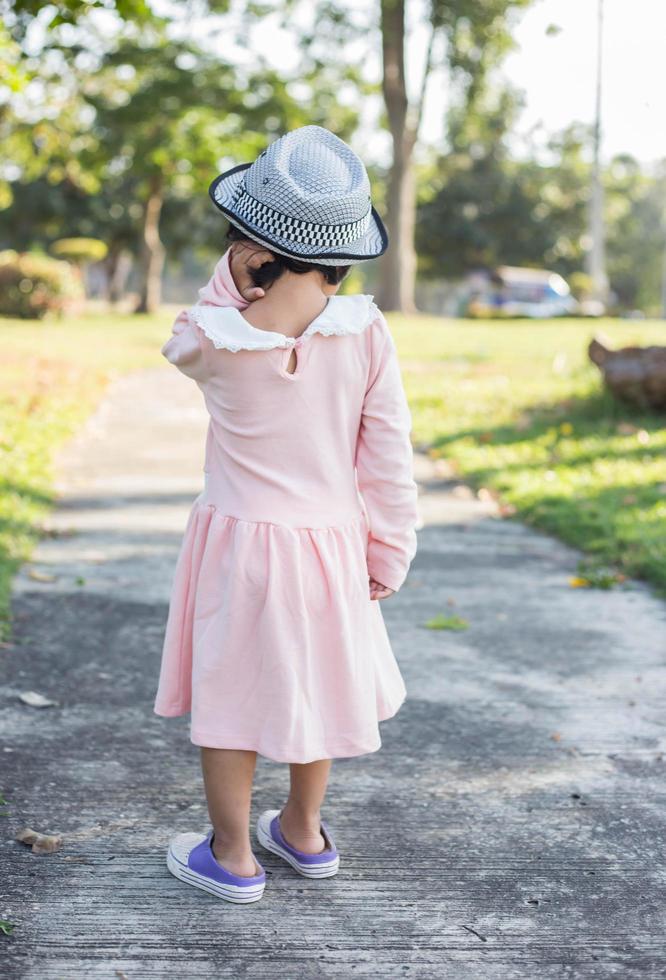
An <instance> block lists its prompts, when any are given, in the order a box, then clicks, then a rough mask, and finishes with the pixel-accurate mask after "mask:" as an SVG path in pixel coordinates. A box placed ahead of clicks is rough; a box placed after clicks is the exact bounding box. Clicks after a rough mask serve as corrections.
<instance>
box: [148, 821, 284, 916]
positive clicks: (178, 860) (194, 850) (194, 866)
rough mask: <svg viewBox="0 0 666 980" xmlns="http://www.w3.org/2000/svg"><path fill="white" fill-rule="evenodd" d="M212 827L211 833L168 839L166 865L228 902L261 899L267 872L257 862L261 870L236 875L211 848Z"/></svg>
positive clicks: (181, 878) (177, 876) (171, 870)
mask: <svg viewBox="0 0 666 980" xmlns="http://www.w3.org/2000/svg"><path fill="white" fill-rule="evenodd" d="M212 841H213V831H212V830H211V831H210V833H208V834H178V835H177V836H176V837H174V838H173V839H172V840H171V841H170V843H169V849H168V851H167V868H168V869H169V871H170V872H171V874H172V875H175V876H176V878H179V879H180V880H181V881H185V882H187V884H188V885H194V887H195V888H202V889H203V890H204V891H205V892H210V894H211V895H215V896H216V897H217V898H223V899H224V900H225V901H226V902H236V903H237V904H241V905H242V904H245V903H247V902H258V901H259V899H260V898H261V896H262V895H263V894H264V888H265V887H266V872H265V871H264V869H263V868H262V867H261V865H260V864H259V862H257V867H258V868H259V874H257V875H253V876H252V877H247V878H246V877H244V876H241V875H235V874H233V873H232V872H231V871H227V869H226V868H223V867H222V865H221V864H220V863H219V861H218V860H217V858H216V857H215V855H214V854H213V848H212V846H211V845H212Z"/></svg>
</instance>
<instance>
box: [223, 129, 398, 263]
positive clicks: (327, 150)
mask: <svg viewBox="0 0 666 980" xmlns="http://www.w3.org/2000/svg"><path fill="white" fill-rule="evenodd" d="M209 193H210V196H211V199H212V201H213V203H214V204H215V206H216V207H218V208H219V209H220V211H222V212H223V213H224V214H225V215H226V216H227V218H228V219H229V221H230V222H231V223H232V224H233V225H235V226H236V227H237V228H240V229H241V231H243V232H244V233H245V234H246V235H247V236H248V238H252V239H253V240H254V241H256V242H259V243H261V244H262V245H265V246H266V247H267V248H269V249H270V250H271V251H272V252H278V253H279V254H280V255H287V256H289V257H290V258H293V259H298V260H300V261H301V262H313V263H317V264H319V265H345V264H348V263H349V264H351V263H353V262H363V261H367V260H368V259H374V258H377V256H379V255H382V254H383V253H384V252H385V251H386V249H387V248H388V235H387V233H386V229H385V227H384V224H383V222H382V220H381V218H380V217H379V215H378V214H377V212H376V211H375V209H374V208H373V206H372V201H371V198H370V181H369V179H368V174H367V171H366V169H365V167H364V165H363V162H362V161H361V160H360V159H359V157H358V156H357V155H356V154H355V153H354V151H353V150H352V149H350V147H348V146H347V144H346V143H344V142H343V141H342V140H341V139H339V137H337V136H335V135H334V134H333V133H331V132H329V131H328V130H327V129H323V128H322V127H321V126H303V127H301V128H300V129H294V130H292V132H290V133H286V134H285V135H284V136H281V137H280V139H277V140H275V141H274V142H273V143H271V144H270V145H269V146H268V147H267V148H266V149H265V150H264V151H263V153H261V154H260V155H259V156H258V157H257V159H256V160H255V161H254V163H243V164H241V165H240V166H238V167H234V168H233V169H232V170H227V171H226V172H225V173H223V174H220V176H219V177H216V178H215V180H214V181H213V183H212V184H211V185H210V189H209Z"/></svg>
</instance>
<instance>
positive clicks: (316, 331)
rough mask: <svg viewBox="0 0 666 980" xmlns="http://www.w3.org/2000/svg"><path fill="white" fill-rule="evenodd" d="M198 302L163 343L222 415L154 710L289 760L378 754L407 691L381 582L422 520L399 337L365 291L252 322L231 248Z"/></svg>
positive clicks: (212, 736)
mask: <svg viewBox="0 0 666 980" xmlns="http://www.w3.org/2000/svg"><path fill="white" fill-rule="evenodd" d="M199 295H200V301H199V303H198V304H197V305H196V306H195V307H193V308H192V309H191V310H190V311H189V312H188V313H182V314H181V315H180V316H179V317H178V319H177V320H176V323H175V324H174V328H173V335H172V337H171V338H170V340H169V341H168V342H167V343H166V344H165V346H164V348H163V354H164V355H165V357H166V358H167V359H168V360H169V361H170V362H171V363H172V364H175V365H176V366H177V367H178V368H179V369H180V370H181V371H183V372H184V373H185V374H186V375H188V376H189V377H191V378H193V379H194V380H195V381H196V382H197V384H198V385H199V387H200V389H201V391H202V392H203V396H204V399H205V403H206V407H207V410H208V413H209V415H210V423H209V428H208V437H207V443H206V461H205V467H204V470H205V486H204V489H203V492H202V493H201V494H200V495H199V497H198V498H197V499H196V501H195V502H194V505H193V508H192V511H191V514H190V518H189V521H188V524H187V528H186V531H185V536H184V540H183V543H182V548H181V551H180V556H179V559H178V563H177V566H176V572H175V580H174V584H173V592H172V598H171V605H170V609H169V617H168V622H167V628H166V635H165V640H164V649H163V654H162V666H161V672H160V678H159V687H158V691H157V696H156V700H155V712H156V713H157V714H159V715H165V716H173V715H182V714H185V713H187V712H190V713H191V739H192V742H193V743H194V744H196V745H204V746H210V747H213V748H229V749H251V750H255V751H257V752H259V753H260V754H261V755H263V756H266V757H267V758H269V759H273V760H275V761H278V762H300V763H305V762H312V761H314V760H316V759H326V758H335V757H345V756H354V755H361V754H364V753H368V752H374V751H375V750H376V749H378V748H379V747H380V745H381V740H380V735H379V728H378V722H379V721H382V720H384V719H386V718H389V717H391V716H392V715H394V714H395V713H396V711H397V710H398V708H399V707H400V705H401V704H402V702H403V700H404V698H405V693H406V692H405V686H404V683H403V679H402V676H401V674H400V670H399V668H398V665H397V663H396V660H395V657H394V655H393V651H392V649H391V645H390V642H389V638H388V635H387V632H386V627H385V625H384V620H383V617H382V611H381V606H380V603H379V602H378V601H376V600H375V601H372V600H371V599H370V598H369V591H368V577H369V575H370V576H372V577H373V578H374V579H375V580H376V581H378V582H380V583H382V584H383V585H386V586H388V587H389V588H391V589H394V590H397V589H399V588H400V586H401V585H402V583H403V581H404V579H405V576H406V575H407V571H408V568H409V565H410V562H411V560H412V558H413V557H414V554H415V552H416V527H417V525H418V513H417V488H416V484H415V482H414V479H413V476H412V449H411V443H410V430H411V416H410V413H409V409H408V406H407V402H406V398H405V394H404V390H403V387H402V381H401V377H400V370H399V366H398V361H397V356H396V350H395V345H394V342H393V338H392V337H391V334H390V332H389V330H388V327H387V324H386V321H385V319H384V317H383V316H382V314H381V313H380V312H379V310H378V309H377V308H376V306H375V305H374V304H373V302H372V297H371V296H364V295H356V296H333V297H331V298H330V299H329V301H328V304H327V306H326V309H325V310H324V312H323V313H322V314H321V315H320V316H318V317H317V319H316V320H314V321H313V322H312V323H311V324H310V325H309V326H308V328H307V329H306V330H305V332H304V333H303V334H302V335H301V336H300V337H298V338H291V337H287V336H285V335H283V334H281V333H275V332H272V331H267V330H260V329H258V328H256V327H253V326H251V325H250V324H249V322H248V321H247V320H246V319H245V318H244V317H243V316H242V314H241V313H240V310H241V309H243V308H244V307H246V306H247V303H246V302H245V301H244V300H243V298H242V297H241V296H240V294H239V293H238V292H237V290H236V287H235V285H234V282H233V278H232V276H231V272H230V268H229V253H228V252H227V253H226V254H225V256H224V257H223V258H222V259H221V261H220V262H219V263H218V266H217V268H216V270H215V274H214V275H213V278H212V279H211V281H210V283H209V284H208V285H207V286H206V287H205V288H204V289H202V290H201V291H200V294H199ZM294 348H295V351H296V357H297V366H296V371H295V373H294V374H289V373H288V372H287V370H286V366H287V362H288V360H289V357H290V354H291V351H292V349H294ZM386 601H389V602H390V601H391V600H390V599H388V600H386Z"/></svg>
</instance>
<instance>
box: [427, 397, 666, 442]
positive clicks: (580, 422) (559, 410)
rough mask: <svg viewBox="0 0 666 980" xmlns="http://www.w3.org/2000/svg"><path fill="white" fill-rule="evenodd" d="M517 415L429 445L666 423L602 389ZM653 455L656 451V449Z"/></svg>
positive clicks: (610, 431)
mask: <svg viewBox="0 0 666 980" xmlns="http://www.w3.org/2000/svg"><path fill="white" fill-rule="evenodd" d="M520 416H521V419H522V420H523V421H522V423H521V424H520V425H517V424H516V423H513V424H510V423H507V424H503V425H498V426H495V427H493V426H492V425H489V426H477V427H475V428H468V429H458V430H457V431H455V432H451V433H448V434H446V435H441V436H438V437H437V439H435V440H434V441H433V442H432V443H431V444H430V447H429V448H432V449H435V450H437V449H441V448H442V447H444V446H447V445H448V444H449V443H452V442H457V441H458V440H459V439H465V438H471V439H475V440H477V441H478V442H481V443H488V444H490V445H492V446H498V445H506V446H510V445H515V444H516V443H520V442H526V441H529V440H531V439H538V438H540V437H541V436H544V435H546V434H547V433H548V432H549V430H551V429H552V428H553V427H554V426H559V425H562V424H563V423H568V424H569V425H570V426H571V427H572V431H571V432H569V433H568V437H569V438H573V439H575V438H577V437H580V436H588V435H602V436H610V435H620V434H621V433H618V426H620V425H621V424H622V423H626V424H627V425H629V426H633V427H635V428H636V429H637V430H640V429H644V430H645V431H646V432H647V433H648V434H650V433H651V432H658V431H659V430H661V429H663V428H664V426H665V425H666V416H664V415H659V414H658V413H656V412H646V411H644V410H642V409H639V408H635V407H633V406H631V405H625V404H623V403H621V402H618V401H617V400H616V399H615V398H613V397H612V396H611V395H610V394H609V393H608V392H606V391H603V390H601V391H599V392H595V393H594V394H593V395H590V396H588V397H585V398H580V397H574V398H567V399H564V400H562V401H558V402H550V403H549V402H542V403H537V404H536V405H531V406H528V407H526V408H525V409H523V411H522V412H521V413H520ZM636 451H637V452H641V453H644V454H649V453H650V452H652V450H651V449H650V447H649V446H641V447H638V448H637V450H636ZM654 454H655V455H657V454H658V453H657V451H656V450H654ZM603 455H604V456H605V455H606V454H605V453H604V454H603ZM621 455H625V454H621Z"/></svg>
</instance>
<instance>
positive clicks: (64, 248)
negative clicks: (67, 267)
mask: <svg viewBox="0 0 666 980" xmlns="http://www.w3.org/2000/svg"><path fill="white" fill-rule="evenodd" d="M108 251H109V250H108V248H107V246H106V244H105V243H104V242H102V241H100V240H99V238H59V239H58V240H57V242H52V243H51V245H49V252H50V253H51V255H54V256H55V257H56V258H57V259H68V260H69V261H70V262H75V263H77V264H78V265H83V264H85V263H86V262H101V261H102V259H105V258H106V255H107V252H108Z"/></svg>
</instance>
